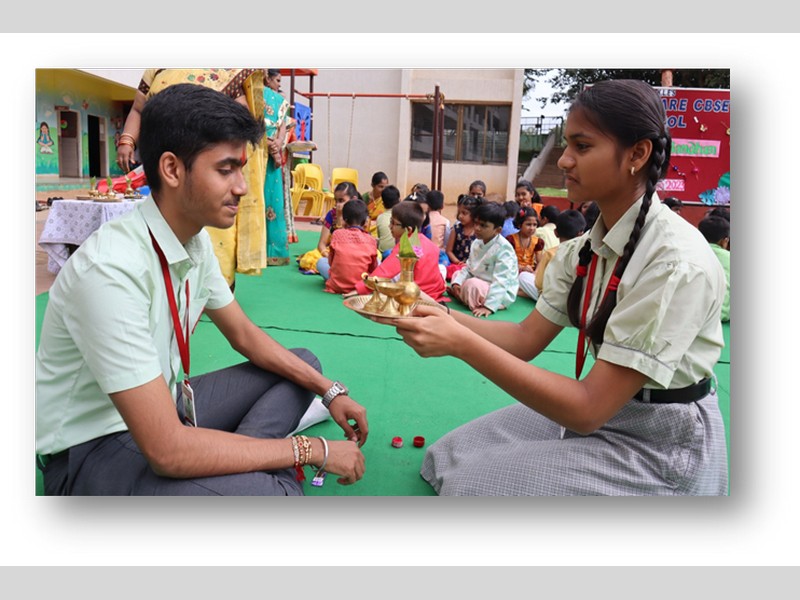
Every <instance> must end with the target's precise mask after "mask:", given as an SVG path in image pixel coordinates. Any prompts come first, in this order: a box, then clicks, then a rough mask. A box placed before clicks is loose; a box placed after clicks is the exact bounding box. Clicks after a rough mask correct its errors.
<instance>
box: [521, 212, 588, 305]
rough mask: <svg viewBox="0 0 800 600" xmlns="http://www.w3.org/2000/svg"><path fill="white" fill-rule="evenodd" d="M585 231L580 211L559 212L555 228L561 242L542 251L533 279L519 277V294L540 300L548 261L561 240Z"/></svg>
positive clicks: (564, 240)
mask: <svg viewBox="0 0 800 600" xmlns="http://www.w3.org/2000/svg"><path fill="white" fill-rule="evenodd" d="M537 231H538V230H537ZM584 231H586V219H584V218H583V215H582V214H581V213H580V211H578V210H573V209H570V210H565V211H563V212H561V213H559V215H558V217H556V229H555V233H556V235H557V236H558V240H559V244H558V245H557V246H553V247H552V248H548V249H547V250H545V251H544V252H542V258H541V259H540V260H539V263H538V264H537V265H536V272H535V273H534V277H533V279H531V278H529V277H527V276H526V277H520V278H519V295H520V296H527V297H528V298H531V299H533V300H538V299H539V294H541V293H542V289H543V287H544V270H545V268H546V267H547V263H549V262H550V259H552V258H553V256H555V254H556V252H557V251H558V248H559V246H560V245H561V243H560V242H566V241H567V240H571V239H574V238H576V237H578V236H580V235H583V233H584Z"/></svg>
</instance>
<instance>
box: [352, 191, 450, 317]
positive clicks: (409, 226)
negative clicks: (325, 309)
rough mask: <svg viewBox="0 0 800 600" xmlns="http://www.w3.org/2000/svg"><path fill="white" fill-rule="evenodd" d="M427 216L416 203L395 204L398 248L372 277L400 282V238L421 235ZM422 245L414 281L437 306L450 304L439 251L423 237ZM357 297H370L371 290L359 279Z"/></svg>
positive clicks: (406, 201) (395, 248) (394, 226)
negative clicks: (445, 303) (446, 293)
mask: <svg viewBox="0 0 800 600" xmlns="http://www.w3.org/2000/svg"><path fill="white" fill-rule="evenodd" d="M424 219H425V214H424V212H423V210H422V207H421V206H420V205H419V204H418V203H417V202H414V201H409V200H403V201H402V202H400V203H398V204H395V206H394V207H393V208H392V221H391V224H392V235H393V236H394V239H395V242H396V243H395V246H394V248H392V251H391V253H390V254H389V256H388V257H386V259H385V260H384V261H383V262H382V263H381V264H380V265H378V267H377V268H376V269H374V270H372V271H368V273H369V274H370V276H372V277H385V278H387V279H394V280H397V279H399V278H400V270H401V268H400V258H399V257H398V254H399V252H400V244H399V242H400V238H401V237H403V232H404V231H405V232H407V233H408V235H409V236H410V235H412V234H413V233H414V231H415V230H416V231H419V228H420V226H421V225H422V222H423V220H424ZM418 237H419V242H420V246H421V248H422V255H421V256H420V257H419V260H418V261H417V262H416V264H415V265H414V281H415V282H416V283H417V285H418V286H419V288H420V290H422V291H423V292H425V293H426V294H428V295H429V296H430V297H431V298H433V300H435V301H436V302H440V301H447V298H444V297H443V296H444V292H445V285H444V279H442V275H441V273H440V272H439V249H438V248H437V247H436V245H434V243H433V242H432V241H430V240H429V239H428V238H426V237H425V236H424V235H419V236H418ZM355 293H357V294H359V295H363V294H369V293H370V290H369V289H368V288H367V286H366V284H365V283H364V281H363V280H361V279H359V281H358V283H356V286H355Z"/></svg>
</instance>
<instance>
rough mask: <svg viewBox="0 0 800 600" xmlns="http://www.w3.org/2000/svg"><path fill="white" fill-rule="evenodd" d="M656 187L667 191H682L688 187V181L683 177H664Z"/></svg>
mask: <svg viewBox="0 0 800 600" xmlns="http://www.w3.org/2000/svg"><path fill="white" fill-rule="evenodd" d="M656 189H657V190H662V191H665V192H682V191H684V190H685V189H686V181H685V180H683V179H662V180H661V181H659V182H658V185H656Z"/></svg>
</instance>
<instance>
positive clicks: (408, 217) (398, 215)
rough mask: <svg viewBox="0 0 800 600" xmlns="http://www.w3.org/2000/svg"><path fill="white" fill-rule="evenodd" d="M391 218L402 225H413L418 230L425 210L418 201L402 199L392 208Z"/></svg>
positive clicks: (423, 219) (423, 218)
mask: <svg viewBox="0 0 800 600" xmlns="http://www.w3.org/2000/svg"><path fill="white" fill-rule="evenodd" d="M392 218H393V219H395V220H396V221H397V222H398V223H400V224H401V225H402V226H403V227H413V228H414V229H416V230H418V231H419V229H420V227H422V223H423V222H424V221H425V210H424V209H423V208H422V206H420V205H419V203H418V202H415V201H413V200H403V201H402V202H399V203H398V204H395V205H394V207H393V208H392Z"/></svg>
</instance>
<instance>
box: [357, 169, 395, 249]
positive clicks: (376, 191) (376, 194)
mask: <svg viewBox="0 0 800 600" xmlns="http://www.w3.org/2000/svg"><path fill="white" fill-rule="evenodd" d="M387 185H389V177H388V176H387V175H386V173H384V172H383V171H378V172H376V173H373V174H372V179H370V186H371V188H370V190H369V191H368V192H364V193H363V194H361V199H362V200H363V201H364V202H365V203H366V205H367V210H368V211H369V227H368V228H367V231H369V232H370V233H371V234H372V235H376V233H375V219H377V218H378V215H379V214H381V213H382V212H384V206H383V200H382V198H381V192H382V191H383V188H385V187H386V186H387Z"/></svg>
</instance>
